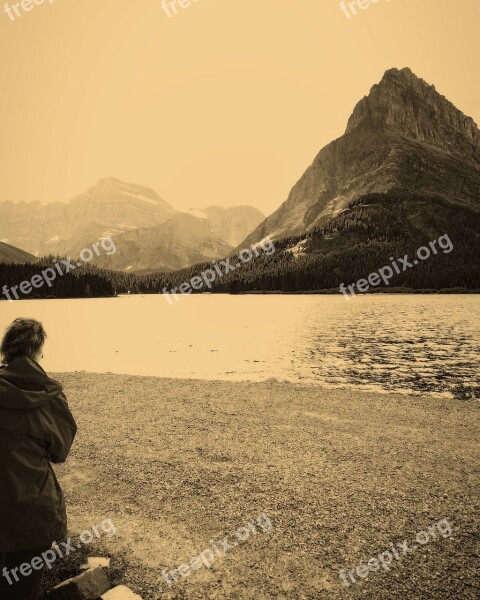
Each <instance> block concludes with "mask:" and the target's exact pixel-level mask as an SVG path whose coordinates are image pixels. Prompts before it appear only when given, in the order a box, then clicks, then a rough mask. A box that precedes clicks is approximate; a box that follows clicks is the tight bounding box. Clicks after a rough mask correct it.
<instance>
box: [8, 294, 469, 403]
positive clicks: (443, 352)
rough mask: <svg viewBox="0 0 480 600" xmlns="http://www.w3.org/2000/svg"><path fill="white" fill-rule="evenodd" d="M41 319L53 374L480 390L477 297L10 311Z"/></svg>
mask: <svg viewBox="0 0 480 600" xmlns="http://www.w3.org/2000/svg"><path fill="white" fill-rule="evenodd" d="M18 316H31V317H34V318H36V319H40V320H41V321H43V322H44V325H45V327H46V329H47V332H48V334H49V339H48V343H47V346H46V348H45V359H44V361H43V363H42V364H43V366H44V368H45V369H46V370H48V371H57V372H58V371H80V370H85V371H94V372H112V373H127V374H139V375H157V376H162V377H182V378H199V379H224V380H253V381H262V380H267V379H272V378H275V379H277V380H280V381H283V380H286V381H293V382H300V383H309V384H311V383H315V384H321V385H322V386H329V387H338V386H340V387H351V386H355V387H360V388H363V389H366V390H377V391H389V390H396V391H403V392H404V391H407V392H415V391H422V392H425V391H428V392H431V393H446V392H448V391H449V390H452V389H453V388H454V387H455V386H457V385H459V384H463V385H464V386H467V387H471V386H477V387H478V386H480V369H479V362H478V358H479V352H480V298H479V297H478V296H473V295H471V296H462V295H455V296H453V295H452V296H448V295H447V296H436V295H402V296H400V295H370V296H368V295H367V296H360V297H357V298H354V299H352V300H350V301H348V302H347V301H346V300H345V299H344V298H343V296H260V295H252V296H227V295H212V296H211V295H197V296H184V297H182V298H181V299H180V301H179V302H178V303H176V304H173V305H169V304H168V303H167V301H166V299H165V298H164V297H163V296H122V297H119V298H109V299H98V300H97V299H88V300H87V299H85V300H27V301H22V302H16V303H8V302H0V327H1V328H2V329H3V328H4V327H5V326H6V325H7V324H8V323H9V322H10V321H11V320H13V319H14V318H15V317H18Z"/></svg>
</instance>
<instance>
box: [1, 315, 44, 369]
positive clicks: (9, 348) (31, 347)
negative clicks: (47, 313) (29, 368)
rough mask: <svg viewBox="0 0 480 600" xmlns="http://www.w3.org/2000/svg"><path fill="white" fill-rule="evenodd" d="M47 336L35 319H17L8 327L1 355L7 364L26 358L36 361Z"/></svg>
mask: <svg viewBox="0 0 480 600" xmlns="http://www.w3.org/2000/svg"><path fill="white" fill-rule="evenodd" d="M46 337H47V334H46V333H45V329H44V328H43V325H42V324H41V323H40V321H36V320H35V319H15V321H14V322H13V323H12V324H11V325H10V326H9V327H7V329H6V331H5V335H4V336H3V340H2V343H1V345H0V354H1V355H2V357H3V361H4V362H5V364H7V365H8V364H9V363H11V362H12V360H15V359H16V358H20V357H21V356H26V357H28V358H31V359H35V358H36V357H37V354H38V353H39V352H40V350H41V349H42V347H43V344H44V343H45V339H46Z"/></svg>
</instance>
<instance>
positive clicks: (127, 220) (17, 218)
mask: <svg viewBox="0 0 480 600" xmlns="http://www.w3.org/2000/svg"><path fill="white" fill-rule="evenodd" d="M176 213H177V211H176V210H175V209H174V208H173V207H172V206H170V204H168V203H167V202H165V201H164V200H162V198H160V196H158V194H157V193H156V192H154V191H153V190H151V189H149V188H146V187H143V186H139V185H134V184H131V183H124V182H122V181H119V180H118V179H114V178H111V177H110V178H107V179H101V180H100V181H98V183H97V184H96V185H94V186H93V187H91V188H90V189H88V190H87V191H86V192H84V193H83V194H79V195H78V196H76V197H75V198H73V199H72V200H70V202H68V203H67V204H62V203H59V202H56V203H51V204H47V205H41V204H40V203H39V202H33V203H30V204H27V203H20V204H13V203H11V202H5V203H3V204H2V221H1V223H0V238H3V239H7V240H8V242H9V243H12V244H14V245H16V246H19V247H21V248H23V249H24V250H27V251H28V252H31V253H32V254H35V255H37V256H40V255H46V254H72V255H75V253H76V252H78V251H80V250H82V249H83V248H85V247H88V246H89V245H91V244H92V242H94V241H96V240H98V238H99V237H100V236H108V235H116V234H119V233H123V232H124V231H130V230H133V229H137V228H141V227H152V226H156V225H160V224H161V223H164V222H165V221H167V220H168V219H169V218H170V217H172V216H173V215H175V214H176Z"/></svg>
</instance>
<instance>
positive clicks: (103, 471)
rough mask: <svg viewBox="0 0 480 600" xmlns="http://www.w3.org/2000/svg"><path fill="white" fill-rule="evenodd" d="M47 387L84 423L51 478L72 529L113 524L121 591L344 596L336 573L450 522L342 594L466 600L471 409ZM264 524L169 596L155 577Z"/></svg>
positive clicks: (359, 395) (329, 397)
mask: <svg viewBox="0 0 480 600" xmlns="http://www.w3.org/2000/svg"><path fill="white" fill-rule="evenodd" d="M52 375H53V377H55V378H56V379H59V380H60V381H61V382H62V383H63V384H64V386H65V392H66V394H67V397H68V400H69V404H70V407H71V409H72V411H73V413H74V415H75V417H76V419H77V422H78V425H79V433H78V436H77V439H76V441H75V443H74V447H73V450H72V454H71V457H70V458H69V460H68V461H67V463H66V464H65V465H61V466H60V467H58V468H56V472H57V474H58V476H59V480H60V483H61V484H62V487H63V488H64V490H65V493H66V498H67V506H68V514H69V523H70V531H71V533H72V534H75V533H78V532H79V531H82V530H84V529H85V528H88V527H89V526H91V524H92V523H95V522H98V520H99V519H102V518H103V519H104V518H111V519H112V521H113V522H114V523H115V526H116V528H117V537H116V539H115V540H113V541H111V542H108V551H109V552H110V553H111V554H112V556H113V560H114V562H115V559H116V558H115V557H118V558H121V560H122V561H125V562H126V564H127V567H126V572H125V573H124V579H125V582H127V583H129V584H130V585H131V587H132V588H133V589H135V591H137V592H138V593H141V594H142V597H143V598H144V599H145V600H153V599H154V598H155V594H159V595H161V597H167V598H189V599H190V598H192V599H193V598H195V599H197V598H198V599H200V598H225V597H231V598H236V597H242V598H252V599H253V598H283V599H285V600H286V599H288V598H300V597H305V598H310V597H312V598H313V597H315V598H334V599H336V598H343V597H344V596H345V593H346V590H345V586H344V585H343V584H342V581H341V579H340V577H339V574H338V573H339V571H340V570H341V569H347V570H348V569H355V566H356V565H359V564H361V563H364V562H366V561H368V559H369V558H370V557H372V556H375V555H377V554H378V553H379V552H382V551H383V550H385V548H388V547H389V544H390V543H391V542H397V541H400V542H401V541H402V540H405V539H411V538H412V537H414V536H415V533H416V532H418V531H421V530H424V529H426V528H427V527H428V526H429V525H432V524H433V523H435V522H438V521H440V520H441V519H445V518H446V519H448V520H449V522H450V523H451V524H452V530H453V535H452V536H451V537H449V538H448V539H440V540H437V541H435V542H432V543H430V544H429V545H426V546H424V547H422V549H421V552H420V551H419V552H418V554H416V555H415V557H405V559H404V560H402V561H398V562H396V563H395V565H394V566H392V569H391V570H389V571H384V572H383V570H382V572H377V573H371V574H370V575H369V576H368V578H366V579H361V580H360V581H358V582H357V583H355V585H353V584H352V585H351V586H350V587H349V589H348V594H349V596H351V597H352V598H360V597H365V594H367V595H368V597H371V598H383V597H388V598H392V599H397V598H398V599H400V598H404V597H405V596H406V595H410V596H411V597H421V594H422V592H423V593H424V594H425V597H427V596H430V595H432V594H433V593H434V592H435V593H436V595H435V597H437V598H447V597H462V598H474V597H475V596H476V591H475V589H476V590H477V591H478V589H479V583H478V578H477V579H475V565H474V557H475V552H476V551H475V548H474V542H475V539H474V536H475V531H477V530H478V525H479V524H480V516H479V515H480V511H479V508H480V507H479V499H478V493H477V490H478V479H476V480H475V478H474V475H473V474H474V473H475V469H476V466H475V465H476V463H477V456H478V444H477V442H476V435H477V431H478V420H479V419H478V416H479V409H480V407H479V406H478V403H476V402H461V401H458V400H452V399H442V398H438V399H437V398H436V399H433V400H432V398H430V397H428V398H425V397H422V396H420V397H415V398H412V397H411V396H403V395H400V394H394V393H391V394H389V395H388V401H386V396H385V395H384V394H376V393H371V392H357V391H355V390H347V389H343V390H339V389H338V390H337V389H336V390H327V389H325V388H318V387H316V386H305V385H302V384H299V385H297V384H288V383H274V382H263V383H253V382H228V381H204V380H188V379H164V378H157V377H152V376H134V375H114V374H94V373H85V372H81V373H55V374H52ZM262 512H263V513H265V514H266V515H267V516H268V518H269V519H270V520H271V522H272V530H271V531H270V532H269V533H268V535H261V536H260V535H257V536H255V537H252V538H251V539H250V540H248V541H247V542H245V543H244V544H242V545H241V546H240V547H238V548H235V549H233V550H232V551H230V552H229V553H228V554H227V555H225V556H224V557H222V558H219V559H218V560H217V561H215V562H214V564H213V565H212V566H211V568H210V569H206V568H204V569H201V570H199V571H198V572H195V573H193V574H190V575H189V576H188V577H185V578H183V577H179V581H178V583H176V584H175V585H173V586H172V587H168V586H167V584H166V583H165V581H164V580H163V579H162V576H161V574H162V569H164V568H167V569H168V570H169V571H170V570H172V569H175V568H176V567H178V566H179V565H182V564H184V563H186V562H188V560H189V559H190V558H191V557H193V556H195V555H198V554H199V553H200V552H201V551H202V550H203V549H205V548H207V547H209V546H211V543H210V541H211V540H219V539H222V538H223V537H224V536H227V535H229V534H231V532H234V531H235V530H237V529H238V528H239V527H241V526H244V525H245V524H246V523H248V522H249V521H250V519H254V518H255V517H256V516H257V515H258V514H260V513H262ZM92 553H93V554H94V550H93V549H92ZM460 575H461V576H462V579H461V581H459V579H458V577H459V576H460ZM475 586H476V587H475ZM460 592H462V593H463V595H462V596H460Z"/></svg>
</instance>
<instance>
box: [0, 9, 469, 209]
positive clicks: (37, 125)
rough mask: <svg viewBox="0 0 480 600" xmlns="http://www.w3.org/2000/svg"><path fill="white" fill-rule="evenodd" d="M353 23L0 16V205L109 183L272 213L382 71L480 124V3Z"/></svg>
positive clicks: (312, 14) (187, 14) (332, 13)
mask: <svg viewBox="0 0 480 600" xmlns="http://www.w3.org/2000/svg"><path fill="white" fill-rule="evenodd" d="M360 1H361V2H362V1H363V2H365V0H360ZM1 4H3V2H2V3H1ZM357 10H358V12H359V14H358V15H357V16H352V17H351V18H350V19H347V17H346V16H345V15H344V14H343V13H342V12H341V11H340V2H339V0H198V1H197V2H195V3H192V5H191V6H190V7H189V8H186V9H183V10H182V9H180V12H179V14H178V15H177V16H173V17H171V18H168V16H167V15H166V14H165V12H163V11H162V9H161V0H141V1H139V0H55V1H54V2H53V3H52V4H50V3H49V0H46V3H45V4H43V5H40V6H34V8H33V10H31V11H30V12H26V13H23V14H22V16H21V17H16V18H15V20H14V21H11V19H10V18H9V17H8V15H7V14H6V13H4V12H1V13H0V51H1V56H0V85H1V98H0V132H1V134H0V135H1V137H0V176H1V195H0V199H2V200H13V201H20V200H26V201H31V200H41V201H43V202H46V201H53V200H60V201H64V200H67V199H69V198H70V197H72V196H74V195H75V194H77V193H79V192H82V191H84V190H85V189H86V188H88V187H90V186H91V185H93V184H94V183H95V182H96V181H97V180H98V179H100V178H102V177H106V176H114V177H118V178H120V179H123V180H126V181H130V182H134V183H139V184H142V185H147V186H150V187H153V188H154V189H155V190H156V191H157V192H158V193H159V194H160V195H161V196H162V197H163V198H165V199H166V200H167V201H169V202H170V203H172V204H173V205H174V206H175V207H176V208H179V209H186V208H189V207H199V206H202V207H203V206H207V205H210V204H219V205H222V206H231V205H234V204H252V205H254V206H257V207H258V208H260V209H261V210H263V211H264V212H266V213H270V212H272V211H273V210H274V209H276V208H277V207H278V206H279V205H280V204H281V203H282V202H283V201H284V200H285V199H286V197H287V194H288V192H289V190H290V188H291V187H292V185H293V184H294V183H295V181H296V180H297V179H298V178H299V177H300V176H301V175H302V173H303V171H304V170H305V169H306V167H307V166H308V165H309V164H310V163H311V161H312V160H313V158H314V156H315V155H316V154H317V152H318V151H319V150H320V149H321V148H322V146H324V145H325V144H326V143H328V142H330V141H331V140H332V139H334V138H336V137H339V136H340V135H341V134H342V133H343V132H344V130H345V127H346V123H347V119H348V117H349V115H350V113H351V112H352V109H353V107H354V105H355V103H356V102H357V101H358V100H359V99H360V98H361V97H362V96H364V95H365V94H367V93H368V91H369V89H370V87H371V86H372V85H373V84H374V83H376V82H377V81H378V80H379V79H381V77H382V75H383V72H384V71H385V70H386V69H388V68H390V67H399V68H401V67H405V66H409V67H410V68H411V69H412V70H413V71H414V72H415V73H416V74H417V75H419V76H420V77H423V78H424V79H425V80H427V81H428V82H429V83H433V84H435V86H436V88H437V90H439V91H440V92H441V93H442V94H444V95H445V96H447V98H448V99H450V100H451V101H452V102H453V103H454V104H456V105H457V107H458V108H460V109H461V110H462V111H463V112H464V113H466V114H467V115H470V116H472V117H473V118H474V120H475V121H476V122H477V123H479V122H480V83H479V79H480V78H479V74H478V65H479V50H478V47H479V44H478V25H479V22H480V19H479V17H480V2H479V0H378V2H377V3H376V4H372V5H371V6H370V7H369V8H367V9H366V10H360V9H357Z"/></svg>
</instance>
